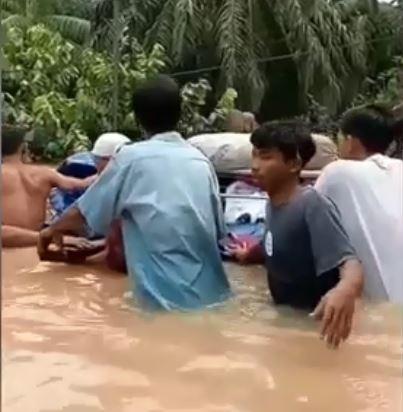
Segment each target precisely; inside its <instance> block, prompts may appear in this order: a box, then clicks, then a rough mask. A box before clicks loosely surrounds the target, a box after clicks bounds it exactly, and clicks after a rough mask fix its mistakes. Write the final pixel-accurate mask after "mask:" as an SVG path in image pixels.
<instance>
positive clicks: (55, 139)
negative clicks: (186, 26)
mask: <svg viewBox="0 0 403 412" xmlns="http://www.w3.org/2000/svg"><path fill="white" fill-rule="evenodd" d="M8 33H9V42H7V44H6V46H5V54H6V57H7V59H8V61H9V62H10V70H9V71H7V72H6V73H5V75H4V90H5V93H4V101H5V107H4V118H5V121H6V122H9V123H22V124H25V125H28V126H31V127H33V128H34V129H36V130H40V131H41V132H40V133H39V132H38V133H39V134H40V136H41V139H40V140H41V142H42V146H43V150H42V152H43V153H42V156H43V157H45V158H46V159H51V158H59V157H64V156H66V155H68V154H69V153H72V152H75V151H79V150H83V149H86V148H88V147H89V146H90V144H91V140H94V139H95V138H96V137H97V136H98V135H99V134H100V133H101V132H103V131H106V130H111V129H112V113H111V97H110V96H111V94H112V89H113V86H114V84H113V73H114V70H115V69H117V70H118V78H119V84H120V85H121V87H120V89H119V108H118V122H119V125H120V126H121V127H122V128H124V129H129V130H130V129H131V130H132V131H134V134H139V132H138V130H137V127H136V124H135V122H134V118H133V116H132V115H131V114H130V113H131V107H130V100H131V93H132V90H133V88H134V87H135V85H136V83H137V82H139V81H142V80H144V79H146V78H147V77H149V76H152V75H154V74H156V73H158V72H159V71H160V70H161V69H162V68H163V67H164V61H163V59H164V51H163V49H162V48H161V46H159V45H155V46H154V48H153V50H152V51H151V53H149V54H146V53H145V52H144V51H143V50H142V49H141V48H140V46H138V45H136V47H137V49H136V52H135V53H131V54H130V55H129V54H128V55H124V56H122V60H121V62H120V63H119V64H118V65H117V66H116V65H115V64H114V63H113V61H112V58H111V57H110V56H109V55H108V54H106V53H101V52H96V51H94V50H93V49H90V48H88V49H84V50H79V49H77V48H76V47H75V46H73V44H72V43H69V42H68V41H66V40H65V39H63V38H62V36H61V35H60V34H59V33H57V32H53V31H51V30H49V29H47V28H46V27H45V26H44V25H36V26H32V27H30V28H29V29H27V30H25V29H24V28H18V27H13V28H11V29H9V31H8ZM36 151H37V152H38V151H39V148H36Z"/></svg>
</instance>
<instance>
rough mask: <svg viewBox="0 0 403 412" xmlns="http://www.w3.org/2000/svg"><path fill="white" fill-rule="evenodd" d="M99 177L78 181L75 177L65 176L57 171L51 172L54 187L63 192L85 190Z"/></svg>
mask: <svg viewBox="0 0 403 412" xmlns="http://www.w3.org/2000/svg"><path fill="white" fill-rule="evenodd" d="M97 177H98V176H97V175H93V176H90V177H87V178H86V179H76V178H74V177H69V176H64V175H62V174H61V173H58V172H57V171H55V170H52V171H50V172H49V180H50V184H51V186H52V187H57V188H59V189H61V190H67V191H70V190H84V189H86V188H87V187H88V186H90V185H91V184H92V183H94V182H95V180H97Z"/></svg>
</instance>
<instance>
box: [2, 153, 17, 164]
mask: <svg viewBox="0 0 403 412" xmlns="http://www.w3.org/2000/svg"><path fill="white" fill-rule="evenodd" d="M4 163H7V164H22V160H21V154H20V153H16V154H13V155H9V156H3V164H4Z"/></svg>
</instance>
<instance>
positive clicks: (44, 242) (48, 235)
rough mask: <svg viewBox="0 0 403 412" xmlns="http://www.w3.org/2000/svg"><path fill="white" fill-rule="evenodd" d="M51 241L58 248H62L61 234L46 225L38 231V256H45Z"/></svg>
mask: <svg viewBox="0 0 403 412" xmlns="http://www.w3.org/2000/svg"><path fill="white" fill-rule="evenodd" d="M52 243H54V244H56V245H57V246H58V249H63V236H62V235H61V234H58V233H56V232H54V230H53V229H52V228H51V227H47V228H46V229H43V230H42V231H41V232H40V233H39V238H38V245H37V251H38V255H39V257H40V258H42V257H44V256H46V254H47V252H48V251H49V246H50V245H51V244H52Z"/></svg>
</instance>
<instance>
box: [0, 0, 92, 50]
mask: <svg viewBox="0 0 403 412" xmlns="http://www.w3.org/2000/svg"><path fill="white" fill-rule="evenodd" d="M69 2H70V3H69V6H70V7H72V6H73V4H72V3H75V4H74V6H75V9H74V12H75V14H74V15H70V14H69V13H71V11H72V10H69V6H67V5H66V4H64V3H66V2H64V1H63V0H2V24H3V25H4V27H5V28H7V29H9V28H14V27H20V28H25V29H27V28H29V27H31V26H33V25H36V24H39V23H42V24H44V25H46V26H47V27H48V28H51V29H53V30H57V31H58V32H60V33H61V34H62V35H63V36H64V37H65V38H66V39H69V40H71V41H74V42H77V43H79V44H83V43H84V42H85V41H86V40H88V38H89V34H90V28H91V23H90V21H89V20H88V19H86V18H85V16H86V15H88V11H89V4H91V2H90V1H86V0H85V1H79V0H69ZM63 11H66V12H67V13H63Z"/></svg>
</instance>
